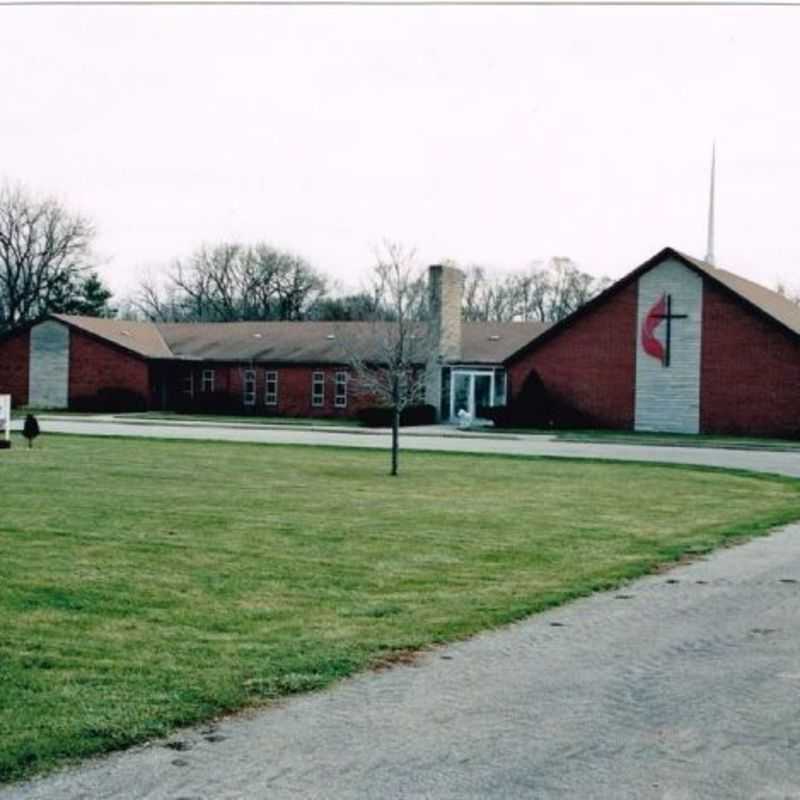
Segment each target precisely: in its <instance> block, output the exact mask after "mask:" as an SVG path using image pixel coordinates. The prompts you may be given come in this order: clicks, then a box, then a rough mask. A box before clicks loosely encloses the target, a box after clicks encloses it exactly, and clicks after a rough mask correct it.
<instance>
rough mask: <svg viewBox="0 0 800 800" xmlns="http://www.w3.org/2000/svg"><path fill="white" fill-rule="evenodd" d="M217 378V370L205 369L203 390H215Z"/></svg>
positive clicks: (201, 389) (201, 384) (202, 382)
mask: <svg viewBox="0 0 800 800" xmlns="http://www.w3.org/2000/svg"><path fill="white" fill-rule="evenodd" d="M216 380H217V371H216V370H214V369H204V370H203V378H202V381H201V383H200V387H201V388H200V391H201V392H214V391H215V389H214V386H215V384H216Z"/></svg>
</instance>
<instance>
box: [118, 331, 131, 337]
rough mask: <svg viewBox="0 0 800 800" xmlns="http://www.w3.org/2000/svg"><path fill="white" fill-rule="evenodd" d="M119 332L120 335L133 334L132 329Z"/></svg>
mask: <svg viewBox="0 0 800 800" xmlns="http://www.w3.org/2000/svg"><path fill="white" fill-rule="evenodd" d="M119 333H120V336H130V335H131V332H130V331H120V332H119Z"/></svg>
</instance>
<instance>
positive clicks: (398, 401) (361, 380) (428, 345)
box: [339, 241, 434, 475]
mask: <svg viewBox="0 0 800 800" xmlns="http://www.w3.org/2000/svg"><path fill="white" fill-rule="evenodd" d="M376 258H377V262H376V264H375V267H374V270H373V277H372V288H371V291H370V292H369V293H368V294H369V295H370V296H372V297H376V298H378V302H377V303H376V305H375V313H374V314H373V316H372V318H371V319H370V320H369V321H368V322H366V323H364V324H362V325H358V326H356V327H355V331H354V327H353V326H352V325H348V326H345V325H342V326H341V328H340V330H341V333H340V334H339V338H340V340H341V343H342V345H343V347H344V351H345V353H346V358H347V361H348V362H349V365H350V369H351V371H352V380H353V383H354V388H355V390H356V392H357V393H359V394H361V395H362V396H367V397H369V398H371V399H373V400H374V401H375V402H376V403H378V404H379V405H382V406H384V407H386V408H389V409H391V416H392V455H391V469H390V473H389V474H390V475H397V472H398V462H399V451H400V415H401V414H402V413H403V410H404V409H406V408H408V407H409V406H411V405H415V404H417V403H420V402H421V401H422V399H423V397H424V392H425V365H426V363H427V362H428V361H429V359H430V358H431V354H432V353H433V350H434V347H433V342H432V341H431V326H430V325H429V324H428V322H429V320H428V304H427V294H426V283H425V280H424V275H423V274H422V273H421V271H420V270H419V269H418V268H417V267H416V265H415V253H414V251H413V250H410V249H408V248H405V247H403V246H402V245H401V244H398V243H396V242H388V241H387V242H384V244H383V246H382V248H380V249H379V251H378V252H377V253H376Z"/></svg>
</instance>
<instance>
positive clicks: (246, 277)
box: [131, 242, 326, 322]
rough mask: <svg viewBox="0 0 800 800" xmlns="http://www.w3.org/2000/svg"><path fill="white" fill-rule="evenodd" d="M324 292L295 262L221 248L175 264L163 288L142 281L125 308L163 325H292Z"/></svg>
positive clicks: (309, 270)
mask: <svg viewBox="0 0 800 800" xmlns="http://www.w3.org/2000/svg"><path fill="white" fill-rule="evenodd" d="M325 289H326V280H325V278H324V277H323V276H322V275H321V274H320V273H319V272H318V271H317V270H315V269H314V268H313V267H312V266H311V265H310V264H309V263H308V262H307V261H305V259H303V258H301V257H300V256H297V255H294V254H293V253H287V252H285V251H282V250H278V249H277V248H275V247H272V246H271V245H268V244H266V243H263V242H261V243H257V244H255V245H245V244H240V243H237V242H225V243H221V244H216V245H211V246H209V245H203V246H202V247H200V248H198V249H197V250H196V251H195V252H194V253H193V254H192V255H191V256H190V257H189V258H188V259H186V260H178V261H175V262H174V264H173V265H172V267H171V269H170V270H169V272H168V274H167V277H166V280H165V281H164V285H163V286H160V285H159V284H158V282H157V281H155V280H154V279H153V278H152V277H147V278H145V279H144V280H142V282H141V283H140V285H139V289H138V292H137V293H136V294H135V296H134V297H133V298H132V299H131V304H132V305H133V306H134V307H135V308H137V309H138V310H139V311H140V312H141V313H142V314H144V315H145V316H147V317H148V318H150V319H157V320H163V321H187V322H233V321H239V320H296V319H303V318H305V316H306V315H307V314H309V312H310V310H311V309H312V308H313V307H314V306H315V304H316V303H317V302H318V301H319V299H320V297H322V296H323V295H324V293H325Z"/></svg>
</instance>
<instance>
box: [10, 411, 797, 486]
mask: <svg viewBox="0 0 800 800" xmlns="http://www.w3.org/2000/svg"><path fill="white" fill-rule="evenodd" d="M41 425H42V430H43V431H44V432H47V431H51V432H53V433H77V434H81V433H83V434H93V435H99V436H155V437H159V438H170V439H213V440H219V441H233V442H263V443H273V444H310V445H334V446H339V447H368V448H388V446H389V434H388V433H377V432H367V431H358V432H354V433H350V432H347V431H343V430H341V429H339V430H336V431H326V430H313V431H309V430H298V429H292V428H290V427H289V426H284V427H283V428H278V427H277V426H276V427H267V426H264V425H258V424H256V425H238V424H215V423H209V424H203V423H186V422H174V423H173V422H170V423H169V424H155V423H152V422H145V421H141V422H130V421H128V422H119V421H113V420H111V419H109V420H107V421H86V420H80V419H66V418H61V419H55V418H53V419H50V418H43V419H42V420H41ZM21 426H22V423H21V422H20V421H15V423H14V425H13V427H14V428H15V429H17V430H20V429H21ZM426 431H427V429H425V428H418V429H412V430H410V431H408V432H407V433H408V434H410V435H405V434H404V435H402V436H401V441H402V447H403V448H404V449H408V450H410V449H416V450H443V451H450V452H454V451H456V452H469V453H505V454H508V455H544V456H564V457H570V458H613V459H624V460H633V461H660V462H668V463H677V464H704V465H708V466H715V467H728V468H737V469H751V470H757V471H759V472H774V473H780V474H783V475H790V476H792V477H798V478H800V453H798V452H767V451H754V450H727V449H714V448H705V447H646V446H643V445H625V444H596V443H592V444H586V443H578V442H563V441H558V440H556V439H555V438H554V437H551V436H546V435H534V436H510V435H497V434H495V435H491V434H489V435H485V434H469V433H467V434H463V433H458V432H456V431H453V430H452V429H450V430H449V432H445V431H444V430H443V429H437V432H436V435H429V434H427V432H426Z"/></svg>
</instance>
